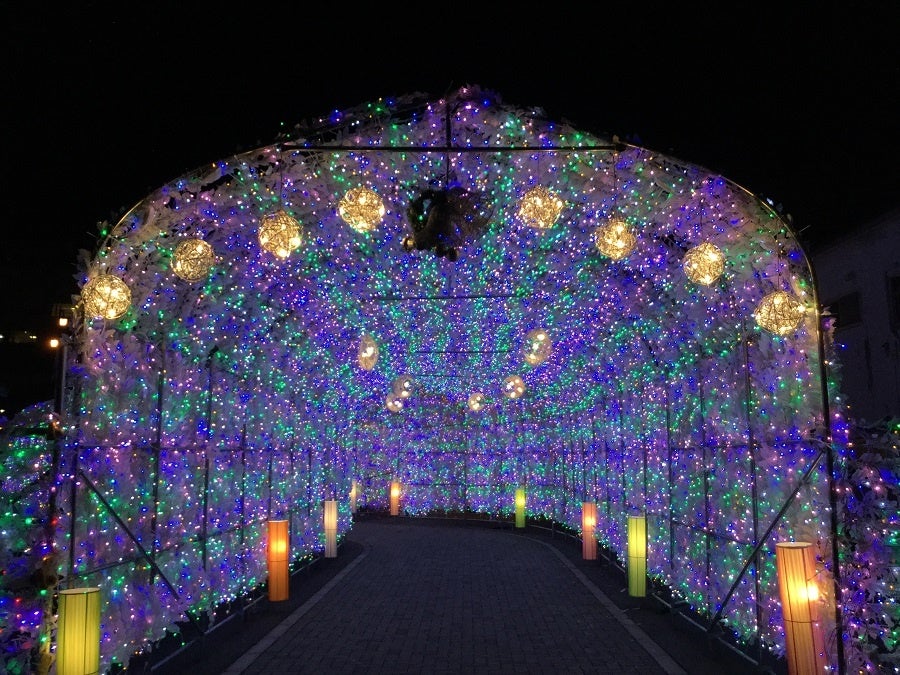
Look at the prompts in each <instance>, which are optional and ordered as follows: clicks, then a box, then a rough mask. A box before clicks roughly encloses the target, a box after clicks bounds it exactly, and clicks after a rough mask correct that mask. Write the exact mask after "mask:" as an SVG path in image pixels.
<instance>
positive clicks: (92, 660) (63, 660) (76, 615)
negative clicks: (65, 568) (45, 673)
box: [56, 588, 100, 675]
mask: <svg viewBox="0 0 900 675" xmlns="http://www.w3.org/2000/svg"><path fill="white" fill-rule="evenodd" d="M56 672H57V673H58V674H59V675H85V674H86V673H99V672H100V589H99V588H69V589H67V590H64V591H60V592H59V618H58V622H57V630H56Z"/></svg>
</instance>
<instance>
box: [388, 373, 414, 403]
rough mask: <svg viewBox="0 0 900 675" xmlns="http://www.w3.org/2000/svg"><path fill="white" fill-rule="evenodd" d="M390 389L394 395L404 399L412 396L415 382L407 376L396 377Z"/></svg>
mask: <svg viewBox="0 0 900 675" xmlns="http://www.w3.org/2000/svg"><path fill="white" fill-rule="evenodd" d="M391 388H392V389H393V392H394V394H395V395H397V396H399V397H400V398H404V399H406V398H409V397H410V396H412V393H413V389H415V382H414V381H413V379H412V377H410V376H409V375H398V376H397V377H395V378H394V384H393V386H392V387H391Z"/></svg>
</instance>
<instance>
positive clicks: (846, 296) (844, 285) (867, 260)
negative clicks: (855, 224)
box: [811, 209, 900, 423]
mask: <svg viewBox="0 0 900 675" xmlns="http://www.w3.org/2000/svg"><path fill="white" fill-rule="evenodd" d="M811 258H812V261H813V265H814V267H815V270H816V275H817V277H818V285H819V301H820V303H821V304H822V306H823V307H824V308H825V309H826V310H827V311H828V312H829V313H831V314H833V315H834V316H835V332H834V337H835V342H836V344H837V349H838V358H839V360H840V368H841V371H840V378H841V390H842V392H843V393H844V396H845V399H846V401H847V402H848V404H849V415H850V417H851V419H854V420H856V421H858V422H859V421H865V422H870V423H871V422H875V421H877V420H879V419H882V418H883V417H885V416H891V417H900V209H896V210H894V211H891V212H889V213H886V214H884V215H882V216H881V217H879V218H877V219H875V220H874V221H872V222H871V223H869V224H868V225H867V226H864V227H862V228H859V229H858V230H856V231H855V232H854V233H853V234H852V235H847V236H846V237H842V238H839V239H837V240H835V241H834V242H833V243H831V244H829V245H828V246H827V247H823V248H821V249H820V250H815V251H813V252H812V254H811Z"/></svg>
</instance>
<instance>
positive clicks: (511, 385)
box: [503, 375, 525, 399]
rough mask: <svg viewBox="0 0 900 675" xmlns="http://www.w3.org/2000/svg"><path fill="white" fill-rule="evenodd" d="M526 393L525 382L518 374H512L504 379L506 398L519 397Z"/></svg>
mask: <svg viewBox="0 0 900 675" xmlns="http://www.w3.org/2000/svg"><path fill="white" fill-rule="evenodd" d="M524 393H525V382H524V381H523V380H522V378H521V377H519V376H518V375H510V376H509V377H507V378H506V379H505V380H503V395H504V396H506V398H510V399H517V398H520V397H521V396H522V394H524Z"/></svg>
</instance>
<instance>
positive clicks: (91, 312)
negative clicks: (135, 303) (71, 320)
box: [81, 274, 131, 319]
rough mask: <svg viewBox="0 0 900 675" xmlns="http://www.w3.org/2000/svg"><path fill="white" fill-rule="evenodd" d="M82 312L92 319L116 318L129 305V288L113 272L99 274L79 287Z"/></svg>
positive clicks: (123, 312) (126, 309) (125, 310)
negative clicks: (82, 305) (82, 303)
mask: <svg viewBox="0 0 900 675" xmlns="http://www.w3.org/2000/svg"><path fill="white" fill-rule="evenodd" d="M81 299H82V301H83V302H84V314H85V316H87V317H90V318H92V319H118V318H119V317H120V316H122V315H123V314H125V312H127V311H128V308H129V307H131V289H130V288H128V284H126V283H125V282H124V281H122V280H121V279H120V278H119V277H117V276H115V275H113V274H100V275H98V276H96V277H94V278H93V279H91V280H90V281H88V282H87V283H86V284H85V285H84V288H82V289H81Z"/></svg>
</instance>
